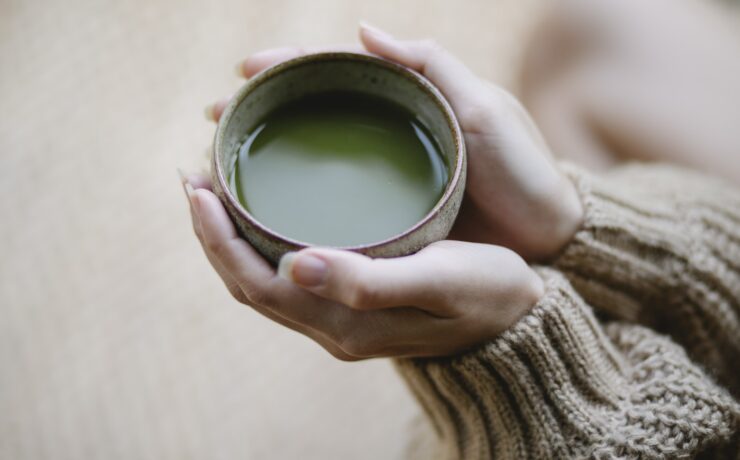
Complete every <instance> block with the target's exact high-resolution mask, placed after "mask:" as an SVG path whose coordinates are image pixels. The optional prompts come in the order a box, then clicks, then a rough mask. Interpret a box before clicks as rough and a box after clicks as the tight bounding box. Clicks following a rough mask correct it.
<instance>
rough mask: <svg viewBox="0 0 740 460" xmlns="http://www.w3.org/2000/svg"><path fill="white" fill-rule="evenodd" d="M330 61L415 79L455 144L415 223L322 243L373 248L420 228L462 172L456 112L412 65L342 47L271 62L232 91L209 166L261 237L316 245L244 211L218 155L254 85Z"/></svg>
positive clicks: (445, 199)
mask: <svg viewBox="0 0 740 460" xmlns="http://www.w3.org/2000/svg"><path fill="white" fill-rule="evenodd" d="M331 61H356V62H366V63H370V64H372V65H377V66H380V67H384V68H386V69H388V70H390V71H393V72H395V73H396V74H397V75H399V76H400V77H402V78H406V79H407V80H409V81H411V82H412V83H414V84H415V85H416V86H418V87H419V88H421V89H422V91H423V92H424V93H426V94H427V96H429V97H430V99H431V100H432V101H433V102H434V103H435V104H436V105H437V107H438V108H439V109H440V110H441V112H442V114H443V115H444V117H445V121H446V122H447V127H448V128H449V129H450V131H451V133H452V139H453V142H454V144H455V162H454V163H455V164H454V167H453V171H452V175H451V177H450V179H449V180H448V181H447V185H446V186H445V190H444V193H443V194H442V196H441V197H440V198H439V199H438V200H437V202H436V203H435V205H434V206H433V207H432V209H430V210H429V212H427V213H426V214H425V215H424V217H422V218H421V219H420V220H418V221H417V222H416V223H415V224H414V225H412V226H411V227H409V228H407V229H406V230H404V231H403V232H401V233H397V234H394V235H391V236H390V237H388V238H385V239H383V240H380V241H375V242H372V243H365V244H358V245H351V246H325V245H322V246H325V247H330V248H334V249H342V250H348V251H368V250H372V249H375V248H379V247H382V246H385V245H388V244H390V243H393V242H394V241H397V240H400V239H402V238H404V237H406V236H408V235H410V234H412V233H414V232H415V231H417V230H418V229H419V228H421V227H423V226H424V225H426V224H427V223H428V222H429V221H431V220H432V219H434V218H435V217H436V216H437V215H438V214H439V213H440V211H441V210H442V208H443V207H444V205H445V204H446V203H447V202H448V201H449V200H450V198H451V197H452V194H453V192H454V191H455V189H456V188H457V186H458V184H459V182H460V180H461V176H462V174H463V166H464V164H465V158H464V157H465V142H464V141H463V134H462V130H461V129H460V125H459V123H458V121H457V117H456V116H455V113H454V111H453V110H452V106H451V105H450V103H449V102H448V101H447V99H445V97H444V95H443V94H442V92H441V91H440V90H439V89H438V88H437V87H436V86H435V85H434V84H433V83H432V82H430V81H429V80H428V79H427V78H426V77H424V76H423V75H421V74H420V73H419V72H417V71H415V70H413V69H411V68H408V67H406V66H403V65H401V64H398V63H395V62H392V61H389V60H387V59H383V58H381V57H379V56H374V55H370V54H363V53H353V52H344V51H341V52H340V51H328V52H320V53H312V54H307V55H303V56H299V57H296V58H292V59H289V60H287V61H283V62H281V63H278V64H276V65H274V66H271V67H268V68H267V69H264V70H262V71H261V72H259V73H258V74H257V75H255V76H254V77H252V78H250V79H249V80H248V81H247V83H245V84H244V85H243V86H242V87H241V88H239V90H238V91H237V92H236V93H235V94H234V96H233V97H232V98H231V101H229V103H228V105H227V106H226V108H225V109H224V111H223V113H222V115H221V118H220V119H219V123H218V127H217V128H216V135H215V136H214V141H213V155H212V163H213V164H212V166H213V168H214V169H215V171H216V180H218V182H219V185H220V188H221V189H222V190H223V195H224V197H225V199H226V200H228V201H229V204H230V205H231V206H232V207H233V209H235V210H236V212H238V213H239V216H240V217H242V218H243V219H245V220H246V221H248V222H249V223H250V225H251V226H252V227H253V229H254V230H255V231H257V232H259V233H261V234H262V236H264V237H267V238H271V239H278V240H281V241H283V242H285V243H288V244H290V245H293V246H296V247H299V248H305V247H310V246H316V244H313V243H309V242H306V241H300V240H297V239H294V238H290V237H287V236H285V235H282V234H280V233H278V232H276V231H275V230H272V229H271V228H269V227H267V226H265V225H264V224H262V223H261V222H260V221H259V220H257V218H256V217H254V216H252V214H251V213H250V212H249V211H247V209H246V208H245V207H244V206H243V205H242V204H241V202H240V201H239V200H238V199H237V197H236V196H235V195H234V193H233V191H232V190H231V187H229V184H228V182H227V181H226V177H225V175H224V171H223V167H222V166H221V161H219V158H220V157H221V155H222V154H223V153H224V152H222V151H221V150H222V149H223V143H224V142H223V140H224V136H225V133H226V126H227V125H228V124H229V122H230V121H231V118H232V115H233V114H234V112H235V111H236V108H237V107H238V106H239V104H241V102H242V101H243V100H244V99H245V98H246V97H247V96H248V95H249V94H250V93H251V92H252V91H254V90H255V88H257V87H258V86H260V85H261V84H263V83H264V82H265V81H267V80H269V79H270V78H272V77H273V76H275V75H277V74H280V73H283V72H286V71H288V70H290V69H294V68H296V67H301V66H304V65H309V64H314V63H316V62H331Z"/></svg>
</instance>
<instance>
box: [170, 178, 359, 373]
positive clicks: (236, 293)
mask: <svg viewBox="0 0 740 460" xmlns="http://www.w3.org/2000/svg"><path fill="white" fill-rule="evenodd" d="M184 177H186V179H185V183H186V188H188V189H190V197H194V196H195V195H196V192H195V190H198V189H200V190H205V189H206V186H209V185H210V180H208V178H207V177H206V176H202V175H197V174H194V175H189V176H184ZM191 183H193V184H195V185H196V186H197V188H196V189H195V190H193V187H192V186H191V185H190V184H191ZM198 199H199V198H195V199H191V203H193V204H191V210H192V215H193V226H194V228H197V230H196V235H198V238H199V239H200V241H201V244H202V245H203V249H204V252H205V254H206V257H207V258H208V261H209V262H210V263H211V266H213V268H214V269H215V270H216V273H218V275H219V277H220V278H221V280H222V281H223V282H224V285H225V286H226V288H227V289H228V291H229V293H230V294H231V295H232V296H233V297H234V298H235V299H236V300H237V301H239V302H241V303H244V304H248V305H250V306H251V307H252V308H254V309H255V310H256V311H257V312H258V313H260V314H262V315H263V316H265V317H267V318H269V319H271V320H273V321H275V322H277V323H279V324H281V325H283V326H285V327H288V328H290V329H292V330H294V331H296V332H299V333H301V334H303V335H306V336H307V337H309V338H311V339H312V340H314V341H315V342H317V343H318V344H319V345H321V346H322V347H323V348H325V349H326V350H327V351H328V352H329V353H331V354H332V355H333V356H334V357H336V358H337V359H341V360H343V361H356V360H357V359H359V357H357V356H352V355H350V354H348V353H346V352H344V351H343V350H342V349H341V348H340V347H339V346H337V345H336V344H335V343H334V342H333V341H332V340H331V338H330V337H328V336H327V335H326V334H323V333H322V332H321V331H319V330H316V329H312V328H310V327H308V326H307V325H305V324H302V323H299V322H296V321H293V320H291V319H290V318H286V317H284V316H282V315H280V314H279V312H277V311H275V310H273V309H271V308H269V307H267V306H264V305H261V304H259V303H258V302H254V301H253V300H252V299H250V298H249V297H248V296H247V295H246V293H245V292H244V290H243V289H242V287H241V284H240V283H239V282H237V280H236V279H235V278H234V276H233V275H232V273H231V272H230V270H229V269H227V268H226V267H225V266H224V264H223V263H222V262H221V260H220V259H219V258H218V257H217V256H216V254H215V253H214V251H212V250H208V249H207V248H208V247H209V246H208V242H207V241H208V240H206V238H208V237H211V233H212V232H211V233H206V232H203V230H202V223H201V219H200V217H199V212H198V210H199V209H200V208H201V206H199V205H197V204H194V202H196V201H197V200H198ZM210 222H211V221H210V220H209V219H208V218H206V225H209V226H210ZM209 231H210V227H209ZM229 234H230V233H229ZM205 235H207V236H205ZM245 244H246V242H245ZM243 282H244V281H243V280H242V283H243ZM293 300H294V301H295V300H298V299H293Z"/></svg>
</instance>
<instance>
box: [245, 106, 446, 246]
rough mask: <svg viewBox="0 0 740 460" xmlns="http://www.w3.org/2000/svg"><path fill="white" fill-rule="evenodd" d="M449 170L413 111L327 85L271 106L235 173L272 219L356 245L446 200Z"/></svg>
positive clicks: (299, 231)
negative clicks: (328, 88) (331, 89)
mask: <svg viewBox="0 0 740 460" xmlns="http://www.w3.org/2000/svg"><path fill="white" fill-rule="evenodd" d="M447 176H448V172H447V166H446V163H445V161H444V159H443V157H442V155H441V152H440V151H439V147H438V145H437V143H436V142H435V139H434V137H433V136H432V135H431V134H430V133H429V131H428V130H427V128H426V127H425V126H424V125H423V124H422V123H421V122H420V121H419V120H418V119H417V117H415V116H414V115H413V114H412V113H411V112H410V111H408V110H406V109H405V108H403V107H401V106H400V105H397V104H395V103H392V102H390V101H387V100H385V99H382V98H380V97H374V96H368V95H361V94H359V93H349V92H325V93H319V94H315V95H311V96H307V97H304V98H302V99H298V100H296V101H294V102H291V103H288V104H286V105H284V106H281V107H279V108H278V109H276V110H275V111H273V112H271V113H269V114H268V115H267V116H266V117H265V118H264V119H263V120H262V121H261V123H259V125H258V126H257V127H256V128H255V129H254V130H253V131H252V132H250V133H249V134H248V135H247V136H246V138H245V141H244V142H243V144H242V145H241V146H240V148H239V151H238V156H237V158H236V162H235V165H234V169H233V172H232V174H231V177H230V181H231V188H232V190H234V191H235V192H236V194H237V196H238V198H239V200H240V201H241V203H242V204H243V205H244V206H245V207H246V209H247V210H248V211H249V212H250V213H251V214H252V215H253V216H254V217H255V218H256V219H257V220H258V221H259V222H260V223H262V224H263V225H265V226H266V227H267V228H269V229H271V230H274V231H275V232H277V233H279V234H281V235H283V236H286V237H288V238H291V239H295V240H298V241H302V242H305V243H310V244H316V245H326V246H352V245H359V244H366V243H373V242H378V241H381V240H384V239H386V238H389V237H391V236H393V235H396V234H398V233H401V232H403V231H404V230H407V229H408V228H410V227H412V226H413V225H414V224H415V223H416V222H418V221H419V220H421V219H422V218H423V217H424V216H425V215H426V214H427V213H428V212H429V211H430V210H431V209H432V208H433V207H434V205H435V204H436V202H437V201H438V200H439V199H440V197H441V196H442V194H443V192H444V188H445V186H446V184H447Z"/></svg>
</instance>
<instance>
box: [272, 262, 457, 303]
mask: <svg viewBox="0 0 740 460" xmlns="http://www.w3.org/2000/svg"><path fill="white" fill-rule="evenodd" d="M427 256H428V252H425V251H422V252H420V253H417V254H414V255H411V256H407V257H399V258H393V259H371V258H370V257H367V256H364V255H361V254H357V253H354V252H350V251H342V250H337V249H324V248H308V249H304V250H302V251H299V252H295V253H289V254H286V255H285V256H283V258H282V259H281V260H280V267H279V269H278V273H279V274H280V276H281V277H283V278H285V279H288V280H290V281H292V282H294V283H295V284H297V285H299V286H301V287H303V288H305V289H307V290H309V291H310V292H313V293H315V294H317V295H319V296H321V297H324V298H326V299H330V300H334V301H337V302H340V303H342V304H344V305H347V306H349V307H352V308H354V309H358V310H373V309H379V308H387V307H404V306H417V307H422V308H424V309H426V310H427V311H433V312H435V313H439V314H440V315H444V311H441V310H439V311H437V310H435V305H437V304H438V301H439V298H438V297H437V296H436V293H437V291H438V289H437V288H436V287H435V283H434V280H435V277H434V276H431V275H432V273H431V272H434V271H436V270H437V269H438V264H437V261H435V260H433V259H431V258H429V257H427Z"/></svg>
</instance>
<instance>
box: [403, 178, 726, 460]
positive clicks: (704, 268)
mask: <svg viewBox="0 0 740 460" xmlns="http://www.w3.org/2000/svg"><path fill="white" fill-rule="evenodd" d="M565 169H566V172H567V173H568V174H569V176H570V177H571V178H572V179H573V181H574V182H575V184H576V186H577V188H578V190H579V193H580V196H581V199H582V201H583V204H584V208H585V222H584V225H583V227H582V228H581V229H580V230H579V232H578V233H577V234H576V235H575V238H574V239H573V241H572V242H571V243H570V244H569V246H568V247H567V248H565V249H564V251H563V253H562V254H560V255H559V256H558V258H557V259H556V260H555V261H554V262H553V263H552V264H551V265H550V266H549V267H540V268H538V271H539V273H540V274H541V276H542V277H543V279H544V280H545V286H546V288H545V295H544V297H543V298H542V299H541V300H540V301H539V302H538V303H537V305H536V306H535V307H534V308H533V309H532V310H531V311H530V312H529V313H528V314H527V315H526V316H525V317H523V318H522V319H521V320H519V322H517V323H516V324H515V325H514V326H512V327H511V328H510V329H509V330H507V331H506V332H504V333H502V334H501V335H500V336H498V337H497V338H496V339H495V340H493V341H492V342H490V343H486V344H484V345H483V346H481V347H479V348H477V349H475V350H472V351H470V352H468V353H466V354H463V355H458V356H454V357H444V358H433V359H429V358H424V359H421V358H419V359H399V360H395V364H396V367H397V369H398V370H399V372H400V373H401V375H402V376H403V377H404V379H405V380H406V381H407V384H408V386H409V388H410V389H411V391H412V392H413V394H414V395H415V396H416V398H417V400H418V401H419V403H420V404H421V406H422V407H423V409H424V413H425V415H426V417H425V418H426V420H422V421H420V422H421V424H420V425H419V426H418V429H417V434H416V436H415V439H414V441H413V443H412V445H411V446H410V447H411V448H410V454H411V455H410V456H411V457H412V458H418V459H422V458H423V459H488V458H495V459H526V458H531V459H548V458H564V459H570V458H610V459H611V458H646V459H647V458H650V459H652V458H656V459H657V458H695V457H699V458H712V459H721V458H740V454H739V453H738V452H740V435H739V434H738V431H740V404H738V397H740V192H738V190H735V189H732V188H731V187H730V186H728V185H726V184H722V183H717V182H714V181H713V180H710V179H707V178H704V177H701V176H699V175H698V174H695V173H690V172H687V171H681V170H679V169H677V168H672V167H667V166H629V167H625V168H621V169H620V170H618V171H616V172H613V173H610V174H609V175H607V176H604V177H595V176H590V175H589V174H587V173H585V172H583V171H579V170H578V169H577V168H575V167H572V166H571V167H565Z"/></svg>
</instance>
